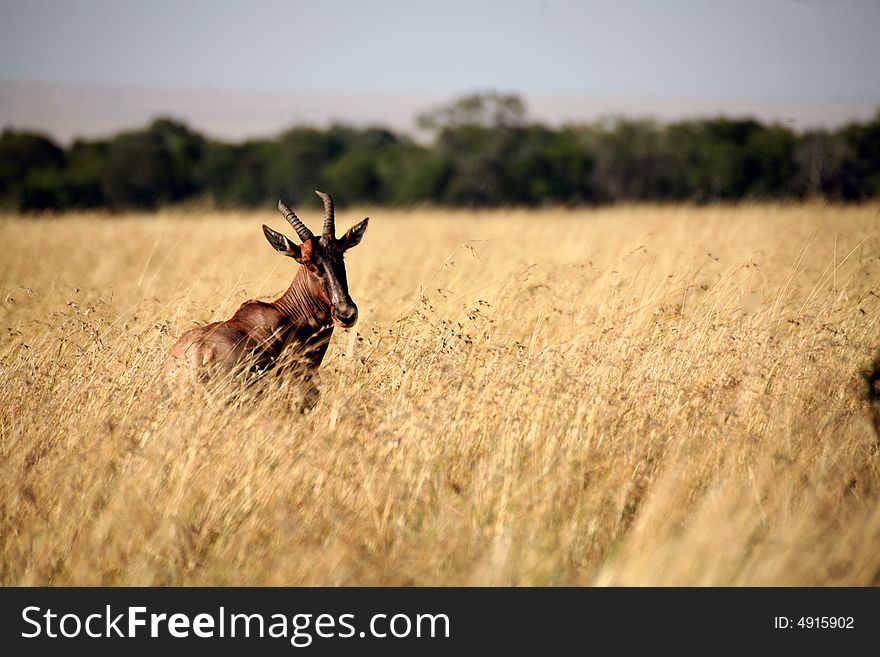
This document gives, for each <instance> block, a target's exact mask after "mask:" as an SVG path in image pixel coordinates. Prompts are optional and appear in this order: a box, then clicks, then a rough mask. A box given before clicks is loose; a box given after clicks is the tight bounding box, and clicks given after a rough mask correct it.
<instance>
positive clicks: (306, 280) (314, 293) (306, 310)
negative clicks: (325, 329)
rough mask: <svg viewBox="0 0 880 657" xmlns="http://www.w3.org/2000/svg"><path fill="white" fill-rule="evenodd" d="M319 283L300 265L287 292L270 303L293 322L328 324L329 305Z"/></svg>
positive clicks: (317, 324) (329, 318)
mask: <svg viewBox="0 0 880 657" xmlns="http://www.w3.org/2000/svg"><path fill="white" fill-rule="evenodd" d="M319 285H320V284H316V283H315V282H314V280H313V279H312V278H311V277H310V276H309V274H308V271H307V270H306V268H305V267H300V268H299V271H297V273H296V276H295V277H294V279H293V282H292V283H291V284H290V287H289V288H287V292H285V293H284V294H282V295H281V296H280V297H278V298H277V299H275V301H273V302H272V304H273V305H274V306H275V307H276V308H278V310H280V311H281V312H282V313H283V314H284V316H285V317H287V318H288V319H289V320H290V321H291V322H293V323H294V324H297V325H303V324H311V325H313V326H321V325H322V324H328V323H330V321H331V317H330V305H329V304H328V303H327V302H326V301H325V300H324V298H323V297H324V295H323V294H322V293H321V290H320V288H319V287H318V286H319Z"/></svg>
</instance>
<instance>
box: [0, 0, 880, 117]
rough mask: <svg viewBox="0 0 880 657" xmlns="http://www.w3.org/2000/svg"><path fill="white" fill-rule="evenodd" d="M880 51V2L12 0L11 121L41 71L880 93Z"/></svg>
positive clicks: (240, 86)
mask: <svg viewBox="0 0 880 657" xmlns="http://www.w3.org/2000/svg"><path fill="white" fill-rule="evenodd" d="M878 65H880V0H864V1H862V0H838V1H834V0H824V1H823V0H813V1H810V0H800V1H795V0H761V1H758V0H716V1H710V0H702V1H700V0H680V1H674V0H668V1H665V2H664V1H660V0H655V1H652V0H631V1H626V0H618V1H614V2H611V1H609V2H588V1H581V2H570V1H558V0H550V1H547V2H528V1H523V2H516V1H508V2H502V1H479V0H471V1H468V2H465V1H461V2H460V1H455V0H442V1H441V0H435V1H433V2H419V1H409V2H405V1H402V0H386V1H381V0H362V1H360V2H354V1H352V2H349V1H343V0H336V1H332V0H325V1H323V2H311V1H310V2H295V1H290V2H280V1H269V0H250V1H248V2H231V1H223V0H214V1H207V0H199V1H189V2H187V1H183V0H177V1H169V0H148V1H126V0H116V1H105V0H78V1H76V2H74V1H66V2H65V1H54V2H48V1H46V0H28V1H24V0H20V1H17V2H11V1H9V0H0V88H2V87H4V86H5V88H6V95H5V96H4V97H2V98H0V101H2V102H0V120H4V121H6V122H10V121H15V120H17V119H16V117H15V116H11V115H10V111H11V110H7V111H6V113H5V114H2V112H3V108H4V106H8V105H9V102H8V101H9V99H10V97H11V96H14V94H12V92H11V91H10V89H22V88H25V87H27V86H28V85H34V84H37V86H39V85H43V86H44V87H45V86H46V85H49V86H51V85H57V86H59V87H63V88H65V89H70V88H78V87H92V88H99V89H103V90H105V91H106V90H107V89H116V90H120V92H121V93H124V92H125V91H126V90H144V89H154V90H163V91H166V92H175V91H177V92H187V93H191V92H212V91H213V92H238V93H240V92H247V91H255V92H259V93H262V94H264V95H265V94H267V93H280V94H291V95H295V94H297V93H302V94H303V95H304V96H308V95H312V96H314V94H317V93H320V92H331V93H334V94H337V95H338V96H339V97H343V96H344V97H346V98H348V99H349V100H350V101H351V102H353V103H354V104H355V105H356V99H357V97H358V95H365V96H367V95H372V96H373V97H375V96H376V95H377V94H378V95H381V94H389V95H395V94H396V95H407V96H409V97H419V96H424V97H426V98H427V97H431V98H436V97H451V96H454V95H455V94H460V93H462V92H465V91H470V90H475V89H484V88H496V89H502V90H507V91H515V92H518V93H522V94H524V95H526V96H527V97H537V98H540V97H543V98H547V97H567V98H587V97H589V98H604V99H608V98H612V99H614V98H617V99H633V100H638V101H640V102H642V103H644V102H650V101H652V100H656V101H658V102H661V103H676V102H683V103H688V102H705V101H718V102H730V103H733V104H736V103H740V104H742V103H746V104H748V103H752V104H755V105H759V104H761V103H771V104H772V103H776V104H780V103H794V104H811V103H812V104H816V103H819V104H822V103H826V104H827V103H832V104H837V105H838V106H853V107H855V106H856V105H860V106H861V107H865V106H866V105H871V104H880V73H878ZM13 83H14V84H13ZM172 95H173V94H172ZM12 100H13V101H16V98H14V97H13V98H12ZM31 102H36V101H31ZM95 102H98V101H95ZM167 102H172V104H173V101H167ZM12 104H13V105H14V104H15V103H14V102H13V103H12ZM174 109H175V108H173V107H169V108H168V110H169V111H173V110H174ZM353 109H355V108H353ZM341 113H342V114H344V113H345V112H344V111H342V112H341Z"/></svg>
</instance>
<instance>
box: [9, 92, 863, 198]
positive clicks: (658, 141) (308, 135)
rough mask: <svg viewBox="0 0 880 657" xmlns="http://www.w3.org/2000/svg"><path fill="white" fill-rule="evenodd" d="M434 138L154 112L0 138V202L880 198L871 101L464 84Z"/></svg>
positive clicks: (438, 120) (433, 121)
mask: <svg viewBox="0 0 880 657" xmlns="http://www.w3.org/2000/svg"><path fill="white" fill-rule="evenodd" d="M418 122H419V125H420V127H421V128H422V130H423V131H424V132H425V134H427V135H430V137H431V138H430V141H428V142H427V143H422V142H420V141H416V140H414V139H413V138H411V137H409V136H407V135H404V134H400V133H396V132H393V131H391V130H388V129H385V128H381V127H369V128H357V127H352V126H347V125H333V126H330V127H329V128H326V129H319V128H315V127H307V126H297V127H293V128H291V129H289V130H287V131H286V132H284V133H282V134H281V135H279V136H278V137H276V138H274V139H253V140H249V141H245V142H243V143H227V142H224V141H219V140H216V139H211V138H208V137H206V136H204V135H202V134H200V133H198V132H196V131H195V130H192V129H191V128H189V127H188V126H186V125H185V124H183V123H181V122H178V121H174V120H170V119H164V118H163V119H158V120H155V121H154V122H153V123H152V124H150V125H149V126H148V127H146V128H144V129H142V130H134V131H129V132H123V133H121V134H118V135H116V136H114V137H111V138H108V139H99V140H77V141H75V142H73V143H72V144H70V145H69V146H68V147H66V148H63V147H61V146H60V145H58V144H57V143H55V142H53V141H52V140H51V139H50V138H48V137H47V136H45V135H41V134H37V133H33V132H27V131H16V130H12V129H6V130H4V131H3V133H2V136H0V207H2V208H5V209H11V210H16V211H24V212H27V211H43V210H69V209H90V208H109V209H111V210H128V209H154V208H157V207H159V206H162V205H167V204H175V203H181V202H187V201H200V202H208V203H212V204H214V205H216V206H219V207H268V206H271V205H272V204H274V203H275V202H276V201H277V199H278V198H279V197H283V198H284V199H285V200H287V202H288V203H290V204H292V205H297V206H301V205H314V204H315V203H316V202H317V199H316V197H315V196H314V194H313V192H312V190H314V189H315V188H316V187H317V188H319V189H327V190H330V191H332V193H333V195H334V198H335V199H336V201H337V203H342V204H356V203H362V204H377V205H405V204H411V203H418V202H427V203H434V204H442V205H453V206H467V207H475V206H496V205H525V206H539V205H543V204H568V205H578V204H598V203H613V202H616V201H690V202H710V201H721V200H765V199H806V198H816V197H821V198H826V199H829V200H834V201H863V200H867V199H871V198H878V197H880V112H878V114H877V115H876V116H875V117H874V118H873V119H872V120H870V121H868V122H864V123H851V124H849V125H846V126H843V127H841V128H839V129H836V130H810V131H806V132H802V133H797V132H794V131H792V130H791V129H789V128H788V127H786V126H783V125H779V124H773V125H764V124H762V123H760V122H758V121H755V120H750V119H729V118H713V119H704V120H689V121H679V122H675V123H666V124H661V123H657V122H654V121H649V120H627V119H617V120H606V121H601V122H597V123H591V124H577V125H565V126H562V127H558V128H554V127H548V126H545V125H541V124H540V123H536V122H532V121H529V120H528V118H527V115H526V109H525V105H524V103H523V102H522V100H521V99H520V98H519V97H517V96H512V95H504V94H497V93H488V94H478V95H471V96H466V97H464V98H461V99H459V100H457V101H455V102H454V103H452V104H450V105H449V106H445V107H440V108H437V109H435V110H432V111H430V112H427V113H425V114H423V115H421V116H420V117H418Z"/></svg>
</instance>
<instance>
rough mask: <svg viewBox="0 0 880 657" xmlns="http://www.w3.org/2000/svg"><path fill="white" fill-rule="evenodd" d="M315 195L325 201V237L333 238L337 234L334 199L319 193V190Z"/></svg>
mask: <svg viewBox="0 0 880 657" xmlns="http://www.w3.org/2000/svg"><path fill="white" fill-rule="evenodd" d="M315 194H317V195H318V196H320V197H321V200H322V201H324V231H323V232H324V236H325V237H333V234H334V233H335V232H336V215H335V213H334V211H333V199H332V198H330V194H325V193H324V192H319V191H318V190H317V189H316V190H315Z"/></svg>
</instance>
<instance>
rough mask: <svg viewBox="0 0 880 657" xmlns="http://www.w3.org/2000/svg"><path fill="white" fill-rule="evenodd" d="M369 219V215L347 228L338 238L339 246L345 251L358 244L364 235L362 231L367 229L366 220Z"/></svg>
mask: <svg viewBox="0 0 880 657" xmlns="http://www.w3.org/2000/svg"><path fill="white" fill-rule="evenodd" d="M369 220H370V218H369V217H367V218H366V219H364V220H363V221H362V222H360V223H358V224H355V225H354V226H352V227H351V228H349V229H348V232H347V233H345V235H343V236H342V237H341V238H340V240H339V247H340V248H341V249H342V250H343V251H347V250H348V249H350V248H352V247H353V246H357V245H358V244H360V241H361V239H362V238H363V236H364V233H365V232H366V230H367V222H368V221H369Z"/></svg>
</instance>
